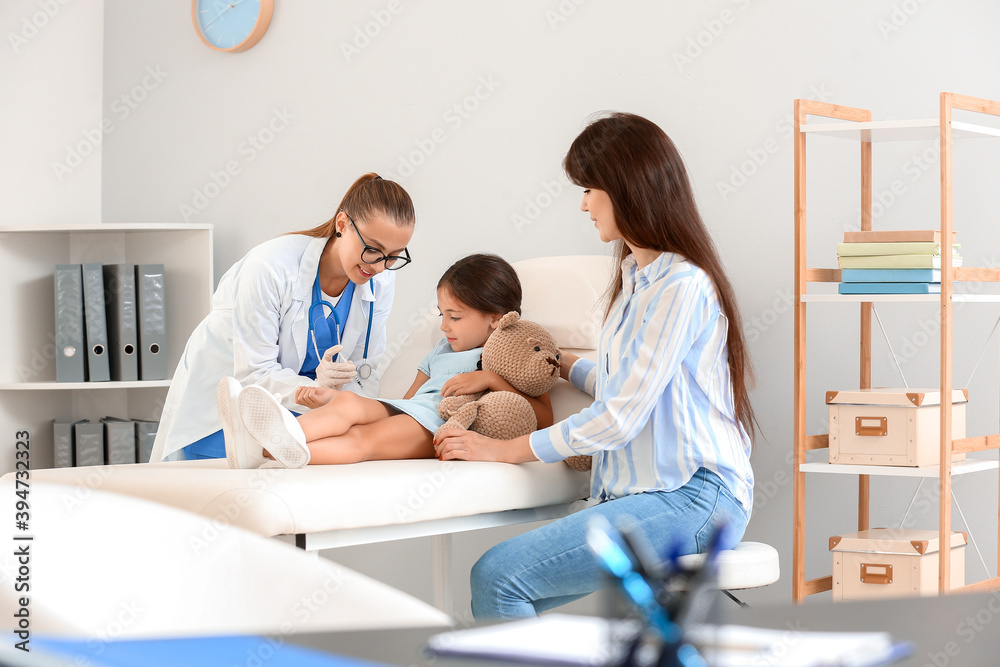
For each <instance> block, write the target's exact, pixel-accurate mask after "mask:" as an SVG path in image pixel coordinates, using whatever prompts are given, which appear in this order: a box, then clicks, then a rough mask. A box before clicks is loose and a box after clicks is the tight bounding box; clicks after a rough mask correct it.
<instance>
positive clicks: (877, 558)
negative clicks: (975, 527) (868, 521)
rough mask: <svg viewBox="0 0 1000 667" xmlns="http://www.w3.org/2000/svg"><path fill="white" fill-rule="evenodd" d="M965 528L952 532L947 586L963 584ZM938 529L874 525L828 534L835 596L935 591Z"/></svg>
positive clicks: (866, 597)
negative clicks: (833, 535)
mask: <svg viewBox="0 0 1000 667" xmlns="http://www.w3.org/2000/svg"><path fill="white" fill-rule="evenodd" d="M966 541H967V540H966V535H965V533H952V534H951V589H952V590H954V589H955V588H958V587H959V586H964V585H965V544H966ZM939 543H940V536H939V534H938V531H936V530H907V529H902V528H873V529H872V530H862V531H859V532H857V533H849V534H847V535H838V536H835V537H831V538H830V551H831V552H833V601H834V602H842V601H845V600H870V599H872V598H891V597H918V596H928V595H937V594H938V551H939V550H940V544H939Z"/></svg>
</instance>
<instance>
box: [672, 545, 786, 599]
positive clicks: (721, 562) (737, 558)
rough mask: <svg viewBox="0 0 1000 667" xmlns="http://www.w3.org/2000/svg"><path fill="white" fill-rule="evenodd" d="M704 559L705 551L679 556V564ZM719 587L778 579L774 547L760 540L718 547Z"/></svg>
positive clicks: (732, 587)
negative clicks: (728, 546)
mask: <svg viewBox="0 0 1000 667" xmlns="http://www.w3.org/2000/svg"><path fill="white" fill-rule="evenodd" d="M704 561H705V554H688V555H687V556H681V557H680V558H679V559H678V563H679V565H680V566H681V567H683V568H686V569H687V568H691V569H695V568H697V567H699V566H701V564H702V563H703V562H704ZM716 563H717V564H718V567H719V588H720V589H722V590H726V591H734V590H740V589H743V588H757V587H759V586H767V585H769V584H773V583H774V582H776V581H777V580H778V577H779V575H780V572H779V568H778V550H777V549H775V548H774V547H772V546H771V545H770V544H764V543H762V542H740V543H739V544H737V545H736V548H734V549H726V550H724V551H720V552H719V554H718V556H717V557H716Z"/></svg>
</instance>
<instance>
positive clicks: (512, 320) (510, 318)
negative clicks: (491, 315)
mask: <svg viewBox="0 0 1000 667" xmlns="http://www.w3.org/2000/svg"><path fill="white" fill-rule="evenodd" d="M519 319H521V316H520V315H518V314H517V311H516V310H512V311H510V312H509V313H507V314H506V315H504V316H503V317H501V318H500V324H499V325H498V326H497V328H498V329H506V328H507V327H509V326H512V325H514V324H516V323H517V321H518V320H519Z"/></svg>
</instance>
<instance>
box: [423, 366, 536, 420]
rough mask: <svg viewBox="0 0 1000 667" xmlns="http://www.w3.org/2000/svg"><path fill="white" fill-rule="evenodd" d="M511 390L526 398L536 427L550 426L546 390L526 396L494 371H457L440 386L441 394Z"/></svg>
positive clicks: (446, 395) (445, 395)
mask: <svg viewBox="0 0 1000 667" xmlns="http://www.w3.org/2000/svg"><path fill="white" fill-rule="evenodd" d="M486 390H490V391H511V392H514V393H515V394H518V395H520V396H524V397H525V398H526V399H528V404H529V405H530V406H531V409H532V410H533V411H534V413H535V420H536V421H537V422H538V428H548V427H549V426H552V424H553V421H552V401H550V400H549V395H548V392H546V393H544V394H542V395H541V396H538V397H534V396H528V395H527V394H524V393H522V392H520V391H518V390H517V389H515V388H514V387H513V386H512V385H511V384H510V383H509V382H507V381H506V380H504V379H503V378H502V377H500V376H499V375H497V374H496V373H494V372H493V371H472V372H470V373H459V374H458V375H456V376H455V377H453V378H450V379H449V380H448V381H447V382H445V383H444V386H443V387H441V395H442V396H444V397H445V398H447V397H448V396H461V395H464V394H475V393H476V392H480V391H486Z"/></svg>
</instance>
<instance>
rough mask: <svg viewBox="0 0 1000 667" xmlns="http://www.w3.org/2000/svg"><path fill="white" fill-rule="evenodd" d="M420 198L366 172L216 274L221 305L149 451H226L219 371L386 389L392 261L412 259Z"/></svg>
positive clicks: (187, 356)
mask: <svg viewBox="0 0 1000 667" xmlns="http://www.w3.org/2000/svg"><path fill="white" fill-rule="evenodd" d="M413 225H414V212H413V202H412V201H411V200H410V196H409V195H408V194H407V193H406V191H405V190H404V189H403V188H402V187H401V186H400V185H398V184H397V183H395V182H393V181H387V180H385V179H383V178H382V177H380V176H378V175H376V174H365V175H364V176H362V177H361V178H359V179H358V180H357V181H355V182H354V184H353V185H352V186H351V187H350V189H349V190H348V191H347V194H345V195H344V199H343V201H341V202H340V206H339V207H338V208H337V214H336V215H335V216H334V217H333V218H332V219H330V220H329V221H327V222H326V223H324V224H322V225H320V226H318V227H315V228H313V229H309V230H305V231H301V232H293V233H290V234H286V235H284V236H280V237H278V238H276V239H272V240H270V241H267V242H265V243H262V244H261V245H259V246H257V247H256V248H253V249H252V250H251V251H250V252H248V253H247V254H246V256H245V257H243V259H241V260H240V261H239V262H237V263H236V264H235V265H234V266H233V267H232V268H231V269H229V271H227V272H226V275H224V276H223V277H222V280H221V281H220V282H219V287H218V289H217V290H216V292H215V295H214V296H213V298H212V311H211V312H210V313H209V314H208V316H207V317H206V318H205V319H204V320H202V322H201V323H200V324H199V325H198V327H197V328H196V329H195V330H194V332H193V333H192V334H191V337H190V338H189V339H188V342H187V346H186V347H185V349H184V354H183V355H182V356H181V360H180V363H179V364H178V365H177V369H176V370H175V371H174V376H173V380H172V381H171V383H170V389H169V391H168V392H167V399H166V403H165V404H164V406H163V413H162V415H161V417H160V428H159V431H158V432H157V434H156V442H155V443H154V445H153V452H152V455H151V457H150V460H151V461H162V460H167V459H168V458H169V459H178V458H181V453H182V454H183V458H186V459H196V458H221V457H224V456H225V444H224V439H223V435H222V430H221V429H222V424H221V422H220V419H219V413H218V410H217V409H216V391H217V387H218V385H219V381H220V380H221V379H222V378H224V377H227V376H232V377H235V378H236V379H237V380H238V381H239V382H240V383H241V384H242V385H243V386H249V385H251V384H258V385H260V386H262V387H264V388H265V389H267V390H268V391H269V392H272V393H274V394H278V395H280V400H281V402H282V404H283V405H284V406H285V407H287V408H289V409H290V410H294V411H296V412H304V411H305V408H303V407H301V406H297V405H296V404H295V388H296V387H298V386H300V385H318V386H324V387H333V388H337V389H340V390H343V391H352V392H355V393H357V394H361V395H364V396H369V397H373V398H374V397H377V396H378V377H377V376H376V375H375V373H374V370H373V369H374V368H375V367H376V366H377V365H378V361H379V358H380V357H381V355H382V353H383V352H384V350H385V346H386V333H385V325H386V320H387V319H388V317H389V311H390V309H391V308H392V298H393V291H394V286H395V272H396V271H397V270H398V269H401V268H402V267H404V266H406V265H407V264H408V263H409V262H410V255H409V252H408V251H407V249H406V246H407V244H409V242H410V237H411V236H412V234H413Z"/></svg>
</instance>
